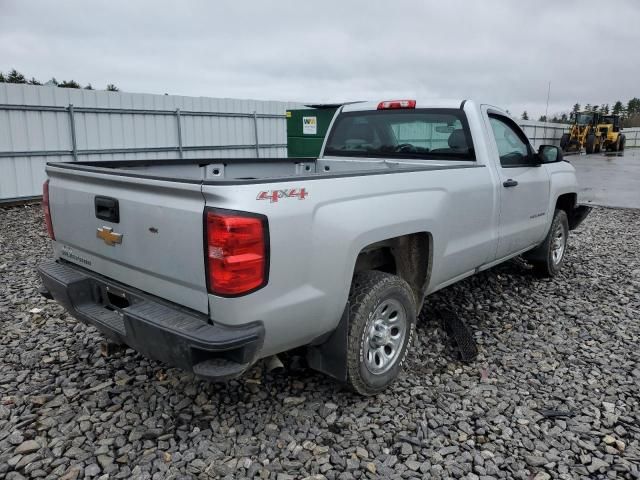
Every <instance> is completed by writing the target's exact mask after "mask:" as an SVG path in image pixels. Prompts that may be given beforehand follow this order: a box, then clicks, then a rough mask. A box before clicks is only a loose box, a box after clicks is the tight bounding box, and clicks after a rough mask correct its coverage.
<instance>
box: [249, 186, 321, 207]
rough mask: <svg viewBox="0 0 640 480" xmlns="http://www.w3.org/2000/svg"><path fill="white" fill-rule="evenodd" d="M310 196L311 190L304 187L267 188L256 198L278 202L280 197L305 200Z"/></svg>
mask: <svg viewBox="0 0 640 480" xmlns="http://www.w3.org/2000/svg"><path fill="white" fill-rule="evenodd" d="M308 196H309V192H307V190H306V189H305V188H304V187H302V188H285V189H284V190H267V191H263V192H260V193H259V194H258V196H257V197H256V200H269V201H270V202H271V203H274V202H277V201H278V200H280V199H285V198H295V197H297V198H298V200H304V199H305V198H307V197H308Z"/></svg>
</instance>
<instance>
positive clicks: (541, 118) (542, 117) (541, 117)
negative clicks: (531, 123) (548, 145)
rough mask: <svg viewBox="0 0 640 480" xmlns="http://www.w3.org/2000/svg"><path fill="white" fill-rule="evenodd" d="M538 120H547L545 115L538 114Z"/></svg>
mask: <svg viewBox="0 0 640 480" xmlns="http://www.w3.org/2000/svg"><path fill="white" fill-rule="evenodd" d="M538 121H539V122H546V121H547V116H546V115H540V118H538Z"/></svg>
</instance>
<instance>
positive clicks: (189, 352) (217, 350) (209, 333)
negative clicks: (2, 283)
mask: <svg viewBox="0 0 640 480" xmlns="http://www.w3.org/2000/svg"><path fill="white" fill-rule="evenodd" d="M38 271H39V273H40V277H41V278H42V283H43V285H44V288H45V289H46V291H45V292H42V293H43V295H45V296H50V297H53V298H54V299H55V300H56V301H58V303H60V304H61V305H63V306H64V307H65V308H66V309H67V310H68V311H69V312H70V313H71V314H72V315H73V316H74V317H76V318H77V319H78V320H80V321H82V322H84V323H86V324H90V325H93V326H95V327H96V328H97V329H98V330H100V331H101V332H102V333H103V334H104V335H105V336H107V337H108V338H110V339H111V340H113V341H116V342H120V343H124V344H127V345H128V346H130V347H131V348H133V349H135V350H137V351H139V352H140V353H142V354H144V355H146V356H148V357H151V358H154V359H156V360H160V361H162V362H165V363H167V364H169V365H171V366H175V367H179V368H182V369H184V370H187V371H191V372H193V373H195V374H196V375H198V376H200V377H203V378H206V379H208V380H212V381H222V380H227V379H230V378H235V377H237V376H239V375H240V374H242V373H243V372H244V371H245V370H246V369H247V368H248V367H249V366H251V364H252V363H253V362H254V361H255V360H256V358H257V357H258V353H259V351H260V349H261V347H262V343H263V340H264V327H263V325H262V323H261V322H254V323H251V324H247V325H244V326H242V327H238V328H234V327H227V326H224V325H220V324H211V323H209V319H208V318H207V316H206V315H203V314H200V313H197V312H193V311H192V310H188V309H184V308H182V307H180V306H178V305H175V304H172V303H169V302H166V301H164V300H161V299H159V298H157V297H153V296H151V295H148V294H145V293H143V292H140V291H138V290H136V289H134V288H131V287H128V286H126V285H123V284H120V283H118V282H115V281H113V280H110V279H108V278H106V277H103V276H101V275H98V274H95V273H93V272H89V271H87V270H85V269H84V268H81V267H78V266H76V265H73V264H70V263H67V262H54V261H50V262H47V263H45V264H43V265H40V266H39V267H38Z"/></svg>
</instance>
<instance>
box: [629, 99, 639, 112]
mask: <svg viewBox="0 0 640 480" xmlns="http://www.w3.org/2000/svg"><path fill="white" fill-rule="evenodd" d="M635 113H640V98H636V97H634V98H632V99H631V100H629V102H628V103H627V115H629V116H631V115H633V114H635Z"/></svg>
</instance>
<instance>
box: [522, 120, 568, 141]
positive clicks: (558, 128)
mask: <svg viewBox="0 0 640 480" xmlns="http://www.w3.org/2000/svg"><path fill="white" fill-rule="evenodd" d="M518 124H519V125H520V128H522V130H523V131H524V133H525V134H526V135H527V137H529V140H531V143H532V144H533V146H534V147H535V148H538V147H539V146H540V145H560V138H562V134H563V133H565V132H568V131H569V125H566V124H563V123H550V122H535V121H532V120H519V121H518Z"/></svg>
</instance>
